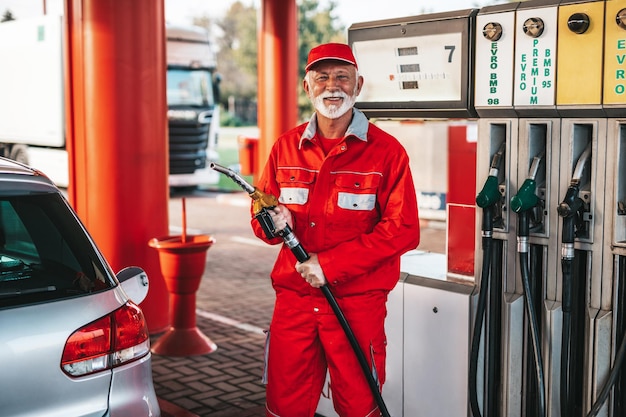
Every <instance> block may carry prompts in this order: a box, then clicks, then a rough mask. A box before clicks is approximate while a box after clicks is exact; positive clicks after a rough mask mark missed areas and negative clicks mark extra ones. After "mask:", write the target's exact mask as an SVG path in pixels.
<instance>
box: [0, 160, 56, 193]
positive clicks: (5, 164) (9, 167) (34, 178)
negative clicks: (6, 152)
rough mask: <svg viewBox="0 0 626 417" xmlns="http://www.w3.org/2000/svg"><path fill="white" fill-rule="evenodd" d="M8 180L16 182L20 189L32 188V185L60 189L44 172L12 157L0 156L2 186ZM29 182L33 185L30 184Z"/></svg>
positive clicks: (52, 189)
mask: <svg viewBox="0 0 626 417" xmlns="http://www.w3.org/2000/svg"><path fill="white" fill-rule="evenodd" d="M6 182H14V183H15V184H14V185H15V186H16V188H20V189H23V188H31V186H32V185H35V188H38V189H41V186H44V188H49V190H48V191H58V189H57V187H56V186H55V185H54V183H53V182H52V181H51V180H50V178H48V177H47V176H46V174H44V173H43V172H41V171H39V170H37V169H34V168H31V167H29V166H27V165H24V164H21V163H19V162H16V161H13V160H12V159H7V158H3V157H0V187H2V186H1V184H3V183H6ZM18 183H19V184H20V185H18ZM27 183H31V184H32V185H31V186H28V185H26V184H27ZM11 187H13V185H12V186H11ZM2 188H5V187H2Z"/></svg>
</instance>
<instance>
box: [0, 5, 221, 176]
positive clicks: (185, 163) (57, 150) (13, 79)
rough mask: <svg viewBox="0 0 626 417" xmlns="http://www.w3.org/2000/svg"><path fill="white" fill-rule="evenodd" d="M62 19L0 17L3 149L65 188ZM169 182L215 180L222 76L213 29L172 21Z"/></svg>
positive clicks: (0, 145)
mask: <svg viewBox="0 0 626 417" xmlns="http://www.w3.org/2000/svg"><path fill="white" fill-rule="evenodd" d="M63 30H64V29H63V17H62V16H38V17H35V18H27V19H19V20H14V21H9V22H4V23H0V57H1V60H2V64H1V65H0V155H1V156H6V157H9V158H11V159H14V160H17V161H20V162H23V163H26V164H28V165H30V166H32V167H34V168H37V169H39V170H41V171H43V172H44V173H46V174H47V175H48V176H49V177H50V178H51V179H52V180H53V181H54V182H55V183H56V184H57V185H58V186H60V187H67V186H68V182H69V176H68V170H69V169H68V157H67V152H66V149H65V102H64V88H65V87H64V81H65V80H64V76H65V71H64V68H63V65H64V56H63V54H64V51H63V44H64V43H63ZM166 34H167V46H166V51H167V94H166V95H167V103H168V126H169V133H168V134H169V172H170V177H169V184H170V186H171V187H173V188H183V187H184V188H191V187H197V186H200V185H207V184H215V183H217V181H218V179H219V178H218V175H219V174H218V173H216V172H215V171H213V170H212V169H210V168H209V162H210V161H213V162H217V157H218V154H217V137H218V134H219V101H218V91H219V76H218V75H217V73H216V65H217V60H216V55H215V51H214V50H213V45H212V44H211V41H210V38H209V34H208V32H207V31H206V30H204V29H203V28H199V27H195V26H185V27H182V26H176V27H175V26H170V25H166Z"/></svg>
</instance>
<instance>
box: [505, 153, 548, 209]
mask: <svg viewBox="0 0 626 417" xmlns="http://www.w3.org/2000/svg"><path fill="white" fill-rule="evenodd" d="M543 157H544V153H543V152H542V153H541V154H540V155H537V156H535V157H534V158H533V163H532V164H531V166H530V170H529V172H528V177H527V178H526V180H525V181H524V183H523V184H522V186H521V187H520V188H519V190H518V191H517V194H516V195H514V196H513V197H512V198H511V210H513V211H514V212H515V213H520V212H522V211H527V210H530V209H531V208H533V207H535V206H536V205H537V204H538V203H539V197H537V194H536V190H537V182H536V181H535V178H537V172H538V171H539V166H540V165H541V161H543Z"/></svg>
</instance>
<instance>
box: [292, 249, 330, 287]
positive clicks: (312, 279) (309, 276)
mask: <svg viewBox="0 0 626 417" xmlns="http://www.w3.org/2000/svg"><path fill="white" fill-rule="evenodd" d="M296 271H298V272H299V273H300V275H302V278H304V279H305V280H306V282H308V283H309V284H310V285H311V287H313V288H320V287H321V286H323V285H324V284H326V282H327V281H326V276H325V275H324V271H322V266H321V265H320V262H319V260H318V259H317V254H315V253H312V254H311V257H310V258H309V259H308V260H307V261H305V262H298V263H296Z"/></svg>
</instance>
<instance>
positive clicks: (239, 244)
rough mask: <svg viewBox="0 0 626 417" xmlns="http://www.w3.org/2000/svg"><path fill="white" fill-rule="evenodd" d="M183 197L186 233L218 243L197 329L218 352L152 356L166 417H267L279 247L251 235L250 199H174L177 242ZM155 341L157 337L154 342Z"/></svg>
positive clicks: (428, 244)
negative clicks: (266, 360)
mask: <svg viewBox="0 0 626 417" xmlns="http://www.w3.org/2000/svg"><path fill="white" fill-rule="evenodd" d="M182 197H185V201H186V219H187V233H188V234H199V233H201V234H209V235H211V236H213V237H214V238H215V239H216V242H215V244H214V245H213V246H212V247H211V248H210V249H209V251H208V253H207V267H206V269H205V272H204V276H203V280H202V284H201V286H200V289H199V291H198V293H197V294H196V297H197V300H196V303H197V305H196V307H197V309H198V315H197V326H198V328H199V329H200V330H201V331H202V332H203V333H204V334H205V335H207V336H208V337H209V338H210V339H211V340H212V341H213V342H215V344H217V346H218V349H217V350H216V351H215V352H213V353H210V354H208V355H198V356H186V357H171V356H163V355H156V354H153V356H152V364H153V379H154V385H155V389H156V393H157V396H158V397H159V399H160V400H161V401H163V402H164V406H163V407H162V408H163V417H170V416H171V417H174V416H177V417H183V416H187V417H191V416H194V415H195V416H200V417H208V416H211V417H264V416H265V412H264V410H265V409H264V404H265V387H264V386H263V384H262V383H261V376H262V372H263V346H264V343H265V336H264V334H263V332H262V331H263V329H266V328H267V327H268V325H269V322H270V319H271V315H272V310H273V302H274V291H273V289H272V287H271V284H270V281H269V272H270V270H271V267H272V265H273V262H274V260H275V258H276V255H277V253H278V249H279V247H278V246H269V245H265V244H264V243H262V242H261V241H259V240H258V239H257V238H256V237H255V236H254V235H253V234H252V231H251V228H250V224H249V218H250V216H249V208H248V204H249V200H248V197H247V195H246V194H245V193H214V192H208V191H195V192H193V193H191V194H187V195H173V196H172V198H171V199H170V206H169V216H170V225H171V227H172V230H171V233H172V234H180V229H178V230H176V227H177V226H178V227H180V225H181V224H182V221H181V218H182V214H181V213H182V209H181V207H182V203H181V198H182ZM443 235H444V232H443V231H442V230H441V229H422V241H423V242H424V243H423V244H422V245H421V246H420V249H422V248H423V250H432V251H436V252H440V253H443V251H444V250H445V247H444V246H443V243H442V242H443V239H442V236H443ZM158 336H159V335H153V336H152V341H153V342H154V341H155V340H157V339H158ZM176 411H178V413H177V412H176Z"/></svg>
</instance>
